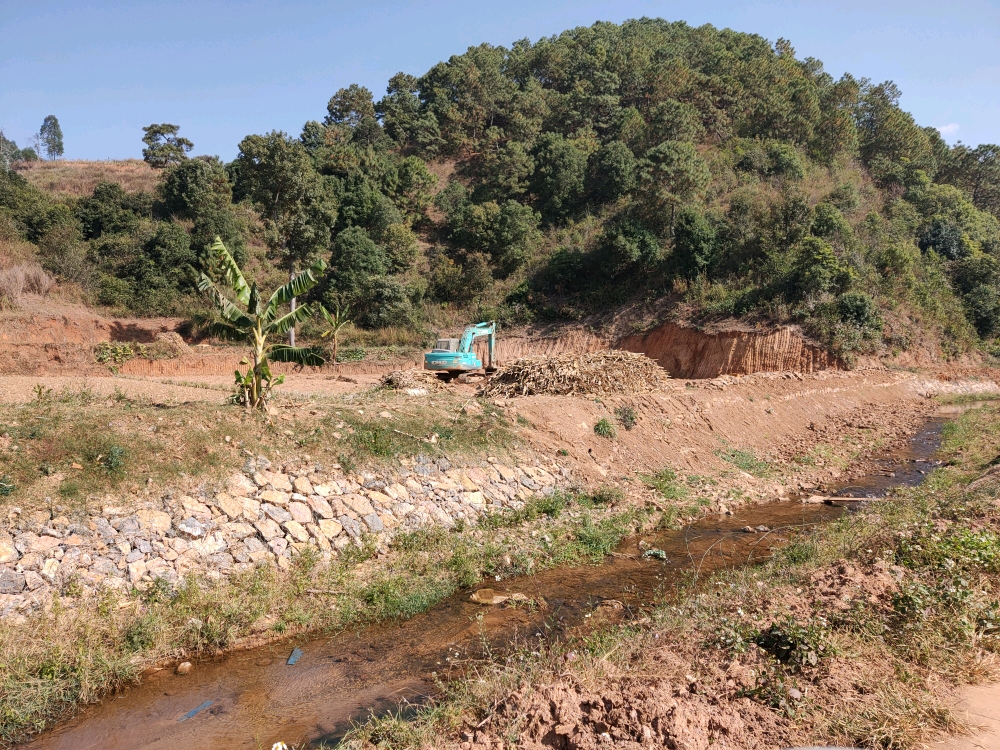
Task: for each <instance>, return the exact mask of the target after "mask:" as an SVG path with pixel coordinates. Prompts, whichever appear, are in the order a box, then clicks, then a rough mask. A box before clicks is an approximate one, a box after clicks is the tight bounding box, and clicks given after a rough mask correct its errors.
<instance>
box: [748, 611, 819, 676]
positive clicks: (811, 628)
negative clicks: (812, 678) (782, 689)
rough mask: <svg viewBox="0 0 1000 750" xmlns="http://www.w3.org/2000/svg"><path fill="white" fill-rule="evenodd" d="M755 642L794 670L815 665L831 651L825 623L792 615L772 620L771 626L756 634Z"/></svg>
mask: <svg viewBox="0 0 1000 750" xmlns="http://www.w3.org/2000/svg"><path fill="white" fill-rule="evenodd" d="M753 642H754V643H756V644H757V645H758V646H760V648H762V649H764V650H765V651H767V652H768V653H769V654H771V656H773V657H774V658H775V659H777V660H778V661H779V662H781V663H782V664H783V665H785V666H786V667H787V668H790V669H791V670H792V671H797V670H799V669H801V668H802V667H815V666H816V665H818V664H819V660H820V659H821V658H822V657H824V656H827V655H828V654H829V647H828V645H827V631H826V627H825V625H824V624H822V623H819V622H808V623H806V624H805V625H803V624H801V623H799V622H796V621H795V620H794V619H793V618H791V617H788V618H786V619H784V620H782V621H781V622H772V623H771V625H770V627H768V629H767V630H762V631H760V632H758V633H757V634H756V635H755V636H754V638H753Z"/></svg>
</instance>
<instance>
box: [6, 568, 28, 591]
mask: <svg viewBox="0 0 1000 750" xmlns="http://www.w3.org/2000/svg"><path fill="white" fill-rule="evenodd" d="M22 591H24V574H23V573H15V572H14V571H13V570H11V569H10V568H4V569H3V570H0V594H20V593H21V592H22Z"/></svg>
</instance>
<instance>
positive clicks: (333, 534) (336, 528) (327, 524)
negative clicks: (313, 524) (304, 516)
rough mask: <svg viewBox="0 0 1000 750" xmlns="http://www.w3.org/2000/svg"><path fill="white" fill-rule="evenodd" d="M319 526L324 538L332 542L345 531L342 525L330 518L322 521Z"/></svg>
mask: <svg viewBox="0 0 1000 750" xmlns="http://www.w3.org/2000/svg"><path fill="white" fill-rule="evenodd" d="M318 525H319V530H320V531H321V532H323V536H325V537H326V538H327V539H329V540H331V541H332V540H334V539H336V538H337V537H338V536H340V532H342V531H343V530H344V527H343V526H342V525H341V524H339V523H338V522H336V521H334V520H332V519H329V518H323V519H321V520H320V522H319V524H318Z"/></svg>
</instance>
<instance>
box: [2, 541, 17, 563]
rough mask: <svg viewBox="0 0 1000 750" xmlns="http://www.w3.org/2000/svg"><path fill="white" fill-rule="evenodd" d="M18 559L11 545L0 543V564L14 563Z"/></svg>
mask: <svg viewBox="0 0 1000 750" xmlns="http://www.w3.org/2000/svg"><path fill="white" fill-rule="evenodd" d="M18 557H19V555H18V554H17V550H16V549H14V545H13V544H11V543H10V542H3V541H0V563H9V562H16V561H17V558H18Z"/></svg>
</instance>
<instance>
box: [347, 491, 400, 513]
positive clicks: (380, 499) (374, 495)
mask: <svg viewBox="0 0 1000 750" xmlns="http://www.w3.org/2000/svg"><path fill="white" fill-rule="evenodd" d="M368 497H369V498H371V501H372V502H374V503H378V504H379V505H381V506H382V507H383V508H388V507H389V506H390V505H392V498H391V497H389V496H388V495H384V494H382V493H381V492H375V491H374V490H372V491H371V492H369V493H368ZM355 512H358V511H355ZM359 515H365V514H364V513H359Z"/></svg>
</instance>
